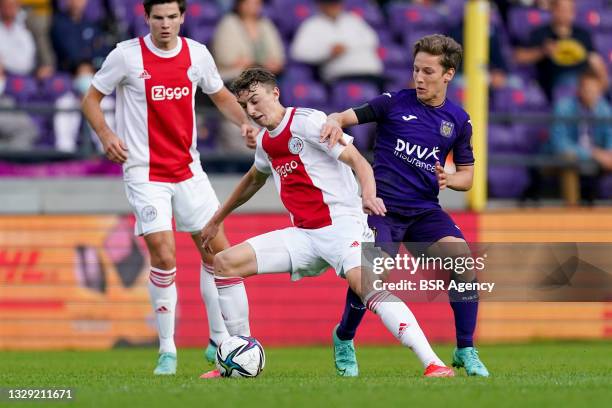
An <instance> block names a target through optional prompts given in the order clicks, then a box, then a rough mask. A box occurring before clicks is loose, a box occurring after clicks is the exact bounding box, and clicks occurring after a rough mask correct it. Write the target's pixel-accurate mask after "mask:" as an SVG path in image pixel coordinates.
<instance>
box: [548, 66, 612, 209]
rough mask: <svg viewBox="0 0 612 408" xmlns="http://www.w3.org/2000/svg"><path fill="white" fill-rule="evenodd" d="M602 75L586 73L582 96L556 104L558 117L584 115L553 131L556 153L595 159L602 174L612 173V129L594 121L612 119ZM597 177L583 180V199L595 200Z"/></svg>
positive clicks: (580, 85) (581, 82)
mask: <svg viewBox="0 0 612 408" xmlns="http://www.w3.org/2000/svg"><path fill="white" fill-rule="evenodd" d="M604 90H605V88H604V87H603V85H602V83H601V81H600V79H599V75H598V74H597V73H596V72H595V71H594V70H592V69H587V70H585V71H584V72H583V73H582V74H581V76H580V79H579V83H578V95H577V96H576V97H571V98H565V99H561V100H559V101H558V102H557V103H556V104H555V117H557V118H559V119H562V118H566V117H573V116H574V117H575V116H576V115H579V116H584V118H583V120H580V121H578V122H568V121H557V122H555V123H554V124H553V126H552V129H551V132H550V144H551V147H552V150H553V152H554V153H556V154H561V155H565V156H569V157H572V158H575V159H577V160H581V161H587V160H594V161H595V162H596V163H597V164H598V166H599V167H600V169H601V170H602V171H608V172H609V171H612V126H611V125H610V123H606V122H593V121H592V119H610V118H612V109H611V108H610V104H609V103H608V101H606V99H605V98H604V97H603V93H604ZM589 118H591V120H589ZM596 179H597V177H583V180H582V183H581V185H582V187H583V190H584V191H583V196H584V197H585V198H586V199H587V200H592V199H594V198H595V197H594V194H595V188H594V187H595V184H596V183H595V181H596Z"/></svg>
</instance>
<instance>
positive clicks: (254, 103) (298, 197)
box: [202, 68, 453, 378]
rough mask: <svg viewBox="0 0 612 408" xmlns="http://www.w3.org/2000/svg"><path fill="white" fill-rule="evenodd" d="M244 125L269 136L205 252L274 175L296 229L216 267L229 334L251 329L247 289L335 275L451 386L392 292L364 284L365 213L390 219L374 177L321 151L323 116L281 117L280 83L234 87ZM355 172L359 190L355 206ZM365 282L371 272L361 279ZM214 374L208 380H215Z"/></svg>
mask: <svg viewBox="0 0 612 408" xmlns="http://www.w3.org/2000/svg"><path fill="white" fill-rule="evenodd" d="M232 91H233V92H234V93H235V94H236V96H237V97H238V101H239V103H240V104H241V105H242V106H243V107H244V109H245V110H246V112H247V115H248V116H249V117H250V118H251V119H253V121H255V123H257V124H258V125H259V126H261V127H262V128H263V129H262V130H261V131H260V133H259V134H258V136H257V147H256V151H255V163H254V165H253V167H251V169H250V170H249V172H248V173H247V174H246V175H245V176H244V177H243V178H242V180H241V181H240V183H239V184H238V186H237V187H236V189H235V190H234V191H233V193H232V194H231V196H230V197H229V198H228V200H227V201H226V202H225V203H224V204H223V205H222V207H221V208H220V209H219V211H217V213H216V214H215V215H214V216H213V217H212V219H211V220H210V221H209V223H208V224H207V225H206V227H205V228H204V229H203V230H202V243H203V245H204V246H205V247H206V248H208V249H213V248H211V247H210V244H211V243H212V242H213V241H214V237H215V236H216V235H217V233H218V231H219V229H220V226H221V223H222V222H223V220H224V219H225V217H227V216H228V215H229V214H230V213H231V212H232V211H233V210H234V209H236V208H237V207H239V206H240V205H242V204H244V203H245V202H247V201H248V200H249V199H250V198H251V197H252V196H253V195H254V194H255V193H256V192H257V191H258V190H259V189H260V188H261V187H262V186H263V185H264V183H265V182H266V180H267V178H268V177H269V176H270V175H272V176H273V177H274V182H275V184H276V188H277V190H278V193H279V195H280V198H281V201H282V202H283V204H284V206H285V207H286V208H287V210H288V211H289V213H290V215H291V219H292V222H293V225H294V226H293V227H289V228H285V229H283V230H277V231H272V232H269V233H267V234H263V235H259V236H257V237H254V238H251V239H249V240H247V241H246V242H244V243H242V244H239V245H237V246H234V247H232V248H229V249H226V250H224V251H222V252H219V253H218V254H217V255H216V256H215V258H214V269H215V281H216V283H217V287H218V289H219V303H220V306H221V310H222V312H223V313H222V314H223V317H224V318H225V320H226V322H228V325H229V323H230V322H232V324H239V325H240V326H247V325H248V309H246V308H244V305H245V304H246V301H245V299H244V296H245V293H244V290H243V289H241V288H238V287H237V285H239V284H240V285H241V284H242V279H243V278H246V277H249V276H252V275H256V274H267V273H286V272H290V274H291V278H292V279H293V280H297V279H300V278H302V277H306V276H316V275H319V274H321V273H322V272H324V271H325V270H326V269H327V268H329V267H330V266H331V267H333V268H334V269H335V270H336V273H337V274H338V276H340V277H342V278H344V279H346V281H347V283H348V285H349V286H350V288H351V289H352V290H353V292H354V293H355V294H356V295H357V296H359V298H360V299H361V300H362V301H363V303H364V304H366V305H367V307H368V309H370V310H371V311H373V312H374V313H376V314H377V315H378V316H379V317H380V318H381V320H382V322H383V323H384V325H385V326H386V327H387V329H388V330H389V331H390V332H391V333H393V335H394V336H395V337H396V338H397V339H398V340H399V341H400V342H401V343H402V344H403V345H405V346H407V347H410V348H411V349H412V350H413V351H414V352H415V353H416V355H417V357H418V358H419V359H420V360H421V362H422V363H423V366H424V367H425V376H428V377H451V376H453V370H452V369H451V368H449V367H446V366H445V365H444V363H443V362H442V361H441V360H440V359H439V358H438V356H437V355H436V354H435V352H434V351H433V350H432V348H431V346H430V345H429V343H428V341H427V339H426V338H425V335H424V334H423V331H422V330H421V328H420V327H419V324H418V323H417V321H416V319H415V317H414V315H413V314H412V312H411V311H410V309H408V307H407V306H406V305H405V304H404V303H403V302H402V301H400V300H399V299H397V298H396V297H395V296H393V295H392V294H390V293H389V292H387V291H375V290H373V289H372V286H371V285H367V284H362V268H361V242H372V241H373V239H374V237H373V234H372V231H371V230H370V229H369V228H368V225H367V222H366V216H365V214H364V210H365V211H366V212H368V213H371V214H375V215H376V216H378V217H381V218H384V215H385V212H386V209H385V205H384V204H383V201H382V200H381V199H380V198H378V197H376V184H375V181H374V175H373V172H372V168H371V167H370V165H369V164H368V162H367V161H366V160H365V159H364V158H363V156H361V154H359V152H358V151H357V149H355V147H354V146H353V145H352V144H350V141H351V140H352V139H351V138H350V136H346V135H345V136H344V138H345V143H346V145H345V146H343V145H340V144H336V145H335V146H334V147H333V148H330V147H329V146H328V145H327V144H322V143H320V142H319V137H320V133H321V128H322V126H323V124H324V123H325V120H326V116H325V114H324V113H323V112H320V111H317V110H313V109H307V108H292V107H289V108H285V107H284V106H283V105H281V104H280V102H279V89H278V87H277V83H276V78H275V77H274V75H273V74H271V73H270V72H268V71H266V70H263V69H257V68H255V69H249V70H246V71H244V72H243V73H242V74H241V75H240V76H239V77H238V78H237V79H236V80H235V81H234V83H233V84H232ZM351 169H353V170H354V171H355V173H356V175H357V178H358V179H359V182H360V184H361V187H362V197H359V194H358V186H357V182H356V180H355V176H353V173H352V172H351ZM364 273H365V272H364ZM218 375H219V374H218V372H216V371H211V372H209V373H206V374H204V375H203V377H204V378H211V377H215V376H218Z"/></svg>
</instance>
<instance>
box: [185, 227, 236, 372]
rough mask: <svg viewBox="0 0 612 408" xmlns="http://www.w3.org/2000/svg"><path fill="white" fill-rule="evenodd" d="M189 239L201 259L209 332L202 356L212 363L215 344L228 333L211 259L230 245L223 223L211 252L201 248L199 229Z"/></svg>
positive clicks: (202, 284) (203, 292) (201, 277)
mask: <svg viewBox="0 0 612 408" xmlns="http://www.w3.org/2000/svg"><path fill="white" fill-rule="evenodd" d="M191 239H192V240H193V242H194V243H195V245H196V248H197V249H198V251H199V252H200V257H201V259H202V264H201V266H200V294H201V296H202V300H203V301H204V304H205V305H206V314H207V317H208V332H209V341H208V345H207V347H206V349H205V350H204V358H205V359H206V361H208V362H209V363H214V362H215V357H216V354H217V345H218V344H219V343H221V341H222V340H223V339H225V338H227V337H229V334H228V331H227V328H226V327H225V322H224V321H223V316H222V315H221V308H220V306H219V292H218V290H217V286H216V285H215V272H214V268H213V259H214V256H215V254H216V253H218V252H221V251H223V250H224V249H227V248H229V246H230V245H229V241H228V240H227V238H226V236H225V232H224V229H223V225H221V227H220V229H219V233H218V234H217V236H216V237H215V238H214V239H213V240H212V241H211V243H210V245H211V247H212V250H213V253H210V252H208V251H206V250H205V249H204V248H202V240H201V238H200V234H199V231H198V232H197V233H194V234H192V235H191Z"/></svg>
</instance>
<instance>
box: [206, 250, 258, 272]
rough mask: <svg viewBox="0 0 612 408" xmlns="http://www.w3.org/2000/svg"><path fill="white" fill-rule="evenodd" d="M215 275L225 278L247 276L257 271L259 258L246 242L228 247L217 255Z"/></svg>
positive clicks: (214, 262)
mask: <svg viewBox="0 0 612 408" xmlns="http://www.w3.org/2000/svg"><path fill="white" fill-rule="evenodd" d="M213 265H214V269H215V275H216V276H221V277H225V278H234V277H235V278H246V277H249V276H251V275H255V274H256V273H257V258H256V257H255V251H254V250H253V247H252V246H251V245H249V244H248V243H246V242H243V243H241V244H238V245H235V246H233V247H230V248H227V249H225V250H223V251H221V252H219V253H218V254H216V255H215V257H214V261H213Z"/></svg>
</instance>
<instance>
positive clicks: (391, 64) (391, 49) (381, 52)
mask: <svg viewBox="0 0 612 408" xmlns="http://www.w3.org/2000/svg"><path fill="white" fill-rule="evenodd" d="M378 56H379V57H380V59H381V61H382V62H383V64H384V66H385V72H386V70H387V69H394V68H400V69H407V68H411V65H412V53H411V52H410V50H407V49H406V48H405V47H402V46H401V45H398V44H394V43H386V44H381V45H380V46H379V47H378Z"/></svg>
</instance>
